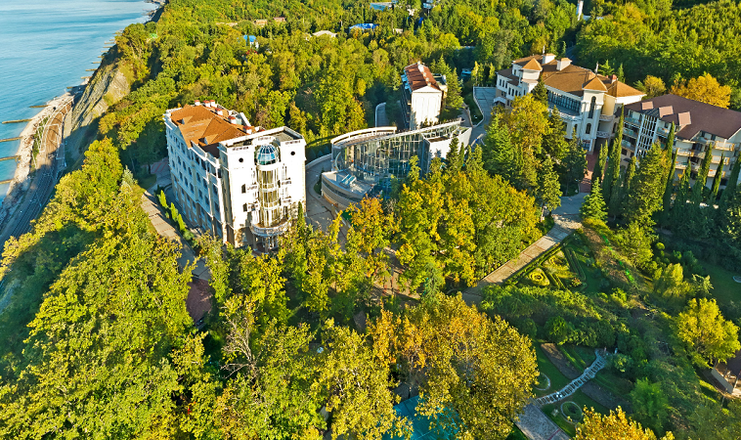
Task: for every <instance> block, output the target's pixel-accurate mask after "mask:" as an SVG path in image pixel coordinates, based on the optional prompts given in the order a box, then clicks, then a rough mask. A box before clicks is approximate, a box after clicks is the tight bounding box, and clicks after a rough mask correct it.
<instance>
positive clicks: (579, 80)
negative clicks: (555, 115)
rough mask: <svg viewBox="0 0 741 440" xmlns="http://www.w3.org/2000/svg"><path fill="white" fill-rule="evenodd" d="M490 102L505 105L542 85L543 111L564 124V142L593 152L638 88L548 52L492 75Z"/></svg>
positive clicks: (636, 98) (634, 98) (635, 99)
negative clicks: (493, 94) (554, 111)
mask: <svg viewBox="0 0 741 440" xmlns="http://www.w3.org/2000/svg"><path fill="white" fill-rule="evenodd" d="M496 81H497V82H496V88H497V93H496V97H495V99H494V102H495V103H500V104H503V105H505V106H510V105H511V104H512V101H513V100H514V99H515V98H516V97H519V96H525V95H527V94H528V93H530V92H532V91H533V89H535V86H536V85H537V84H538V82H542V83H543V85H544V86H545V88H546V90H547V91H548V107H549V108H550V109H554V108H556V109H558V112H559V114H560V116H561V119H563V121H564V123H565V124H566V133H567V136H566V137H567V138H569V139H571V138H572V137H573V136H576V137H577V138H579V139H581V141H582V145H583V147H584V148H585V149H586V150H588V151H593V150H594V148H595V146H597V145H600V144H604V143H606V142H607V141H609V139H610V138H612V137H613V136H614V133H615V131H616V128H617V120H618V118H619V115H620V112H621V111H622V110H621V109H622V107H623V106H625V105H628V104H631V103H634V102H638V101H640V100H641V98H642V97H643V96H644V93H643V92H641V91H640V90H636V89H634V88H633V87H630V86H629V85H627V84H625V83H623V82H621V81H619V80H618V79H617V77H616V76H615V75H612V76H610V77H606V76H603V75H597V74H595V73H594V72H592V71H591V70H589V69H586V68H584V67H579V66H575V65H573V64H571V60H570V59H568V58H561V59H558V60H557V59H556V57H555V55H553V54H543V55H532V56H529V57H525V58H521V59H518V60H515V61H513V62H512V67H510V68H507V69H502V70H500V71H498V72H497V80H496Z"/></svg>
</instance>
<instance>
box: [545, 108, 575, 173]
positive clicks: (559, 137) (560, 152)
mask: <svg viewBox="0 0 741 440" xmlns="http://www.w3.org/2000/svg"><path fill="white" fill-rule="evenodd" d="M548 125H549V127H550V130H549V131H548V133H546V134H545V135H544V136H543V153H544V154H546V155H548V156H550V157H551V158H552V159H553V160H554V162H555V163H559V162H561V160H563V159H564V156H565V155H566V154H567V151H568V149H569V143H568V142H567V141H566V139H565V138H566V123H565V122H564V121H563V119H561V116H560V113H559V111H558V109H557V108H556V107H553V111H552V112H551V114H550V115H549V116H548Z"/></svg>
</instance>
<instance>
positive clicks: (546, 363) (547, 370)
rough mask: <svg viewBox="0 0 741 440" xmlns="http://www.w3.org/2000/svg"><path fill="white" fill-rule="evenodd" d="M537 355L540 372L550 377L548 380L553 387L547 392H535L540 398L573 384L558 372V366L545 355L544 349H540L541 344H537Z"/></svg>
mask: <svg viewBox="0 0 741 440" xmlns="http://www.w3.org/2000/svg"><path fill="white" fill-rule="evenodd" d="M535 353H536V354H537V355H538V370H539V371H540V372H541V373H543V374H545V375H546V376H548V378H549V379H550V380H551V387H550V388H548V389H547V390H545V391H539V390H534V391H535V394H536V395H537V396H538V397H541V396H545V395H548V394H551V393H555V392H556V391H558V390H560V389H561V388H563V387H565V386H566V385H568V383H569V382H571V380H569V379H568V378H567V377H566V376H564V375H563V374H561V372H560V371H558V368H556V366H555V365H553V364H552V363H551V361H550V360H549V359H548V357H547V356H546V355H545V352H544V351H543V349H542V348H540V343H535Z"/></svg>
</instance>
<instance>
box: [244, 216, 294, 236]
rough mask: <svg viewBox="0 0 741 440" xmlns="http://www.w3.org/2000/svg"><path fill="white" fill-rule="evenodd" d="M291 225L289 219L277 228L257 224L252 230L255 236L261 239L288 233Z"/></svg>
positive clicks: (251, 227) (252, 226) (251, 226)
mask: <svg viewBox="0 0 741 440" xmlns="http://www.w3.org/2000/svg"><path fill="white" fill-rule="evenodd" d="M289 224H290V222H289V221H288V219H283V221H282V222H281V224H279V225H277V226H270V227H263V226H260V225H257V224H253V225H250V230H251V231H252V233H253V234H255V235H257V236H260V237H274V236H276V235H281V234H282V233H284V232H286V231H287V230H288V225H289Z"/></svg>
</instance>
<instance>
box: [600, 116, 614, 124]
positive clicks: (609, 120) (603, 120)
mask: <svg viewBox="0 0 741 440" xmlns="http://www.w3.org/2000/svg"><path fill="white" fill-rule="evenodd" d="M599 120H600V121H602V122H612V121H613V120H615V115H603V114H601V115H599Z"/></svg>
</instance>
